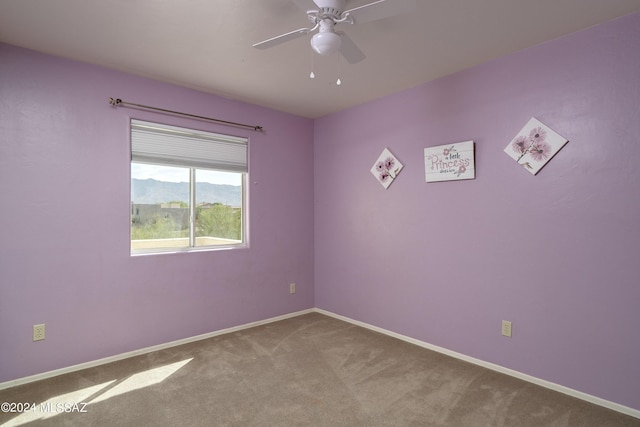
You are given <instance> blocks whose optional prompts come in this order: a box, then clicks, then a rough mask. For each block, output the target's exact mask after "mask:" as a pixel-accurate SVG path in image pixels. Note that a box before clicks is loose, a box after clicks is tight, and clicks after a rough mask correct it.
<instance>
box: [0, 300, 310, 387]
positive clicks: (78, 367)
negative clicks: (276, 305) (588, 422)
mask: <svg viewBox="0 0 640 427" xmlns="http://www.w3.org/2000/svg"><path fill="white" fill-rule="evenodd" d="M312 312H313V309H312V308H310V309H307V310H302V311H297V312H295V313H289V314H284V315H282V316H276V317H271V318H269V319H265V320H259V321H257V322H251V323H246V324H244V325H240V326H234V327H231V328H227V329H221V330H219V331H215V332H209V333H206V334H202V335H196V336H194V337H189V338H183V339H180V340H176V341H171V342H168V343H164V344H159V345H154V346H152V347H146V348H142V349H139V350H134V351H129V352H126V353H122V354H118V355H115V356H110V357H105V358H103V359H98V360H93V361H90V362H85V363H80V364H78V365H73V366H68V367H66V368H61V369H55V370H53V371H48V372H43V373H41V374H36V375H31V376H28V377H24V378H18V379H16V380H11V381H6V382H3V383H0V390H3V389H5V388H9V387H15V386H17V385H22V384H28V383H32V382H34V381H40V380H44V379H46V378H51V377H55V376H58V375H62V374H67V373H69V372H75V371H79V370H81V369H87V368H93V367H95V366H100V365H104V364H107V363H111V362H116V361H118V360H122V359H126V358H129V357H133V356H138V355H141V354H146V353H151V352H152V351H158V350H164V349H166V348H170V347H175V346H178V345H182V344H188V343H191V342H194V341H200V340H204V339H207V338H212V337H215V336H218V335H223V334H228V333H231V332H237V331H241V330H243V329H249V328H253V327H255V326H261V325H266V324H268V323H273V322H277V321H279V320H284V319H288V318H290V317H297V316H301V315H303V314H308V313H312Z"/></svg>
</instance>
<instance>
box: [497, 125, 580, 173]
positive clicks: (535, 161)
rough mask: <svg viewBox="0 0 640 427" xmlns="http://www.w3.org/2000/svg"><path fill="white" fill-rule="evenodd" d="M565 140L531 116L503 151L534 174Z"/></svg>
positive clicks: (558, 149)
mask: <svg viewBox="0 0 640 427" xmlns="http://www.w3.org/2000/svg"><path fill="white" fill-rule="evenodd" d="M567 142H569V141H568V140H567V139H566V138H565V137H563V136H561V135H559V134H557V133H556V132H554V131H553V130H552V129H551V128H550V127H548V126H545V125H544V124H543V123H542V122H540V121H539V120H538V119H536V118H535V117H532V118H531V120H529V122H528V123H527V124H526V125H525V127H523V128H522V130H521V131H520V132H519V133H518V136H516V137H515V138H513V139H512V140H511V142H510V143H509V145H507V146H506V148H505V149H504V152H505V153H507V155H508V156H509V157H511V158H512V159H514V160H515V161H516V162H518V164H520V165H522V166H523V167H524V168H525V169H526V170H528V171H529V172H531V173H532V174H533V175H535V174H537V173H538V172H539V171H540V169H542V167H543V166H544V165H546V164H547V162H549V160H551V158H552V157H553V156H555V154H556V153H557V152H558V151H560V149H561V148H562V147H564V145H565V144H566V143H567Z"/></svg>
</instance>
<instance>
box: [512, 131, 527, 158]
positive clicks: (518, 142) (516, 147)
mask: <svg viewBox="0 0 640 427" xmlns="http://www.w3.org/2000/svg"><path fill="white" fill-rule="evenodd" d="M529 144H530V142H529V139H528V138H527V137H526V136H523V135H518V136H517V137H516V139H514V140H513V142H512V143H511V148H513V151H515V152H516V153H518V154H524V153H525V152H526V151H527V148H529Z"/></svg>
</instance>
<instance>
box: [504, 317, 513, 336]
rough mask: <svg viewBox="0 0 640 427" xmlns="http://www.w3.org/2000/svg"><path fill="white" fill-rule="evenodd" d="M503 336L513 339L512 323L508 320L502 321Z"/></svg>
mask: <svg viewBox="0 0 640 427" xmlns="http://www.w3.org/2000/svg"><path fill="white" fill-rule="evenodd" d="M502 335H504V336H505V337H511V322H509V321H508V320H503V321H502Z"/></svg>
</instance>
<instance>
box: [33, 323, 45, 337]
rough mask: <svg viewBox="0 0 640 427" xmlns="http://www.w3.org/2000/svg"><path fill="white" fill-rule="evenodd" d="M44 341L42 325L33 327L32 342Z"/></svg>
mask: <svg viewBox="0 0 640 427" xmlns="http://www.w3.org/2000/svg"><path fill="white" fill-rule="evenodd" d="M43 339H44V323H40V324H39V325H33V340H34V341H42V340H43Z"/></svg>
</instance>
